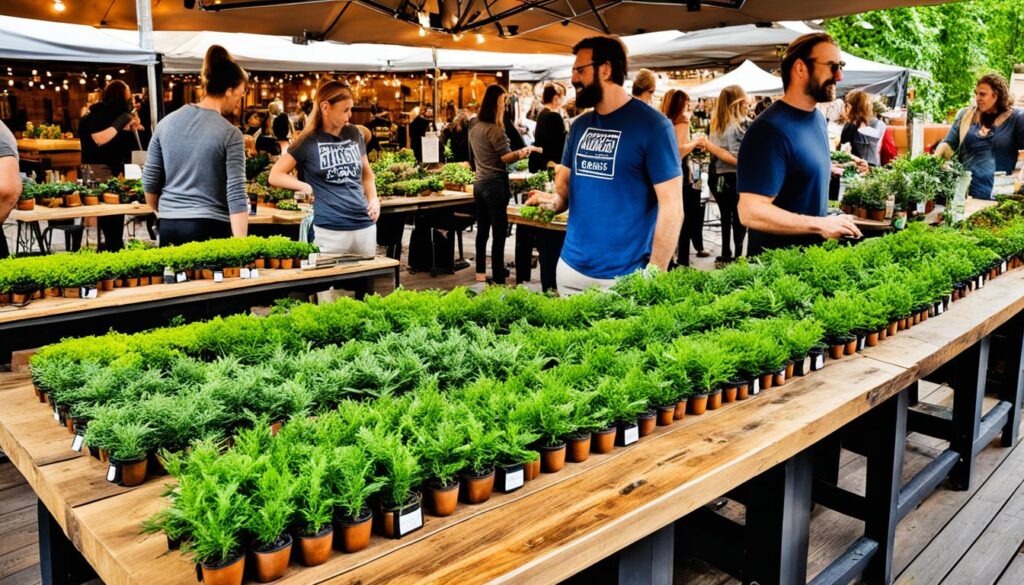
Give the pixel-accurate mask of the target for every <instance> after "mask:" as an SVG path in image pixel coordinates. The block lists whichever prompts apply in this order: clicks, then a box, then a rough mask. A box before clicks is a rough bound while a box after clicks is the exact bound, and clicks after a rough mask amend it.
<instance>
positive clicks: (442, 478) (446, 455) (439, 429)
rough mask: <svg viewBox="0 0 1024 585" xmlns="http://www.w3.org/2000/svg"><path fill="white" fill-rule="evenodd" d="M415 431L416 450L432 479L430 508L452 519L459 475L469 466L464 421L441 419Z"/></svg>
mask: <svg viewBox="0 0 1024 585" xmlns="http://www.w3.org/2000/svg"><path fill="white" fill-rule="evenodd" d="M412 432H413V437H414V441H413V450H414V452H415V453H416V457H417V459H419V461H420V463H421V465H423V467H424V469H425V470H426V473H427V475H428V477H429V479H428V480H427V485H426V488H427V490H426V491H427V493H426V499H427V509H428V510H430V513H431V514H433V515H435V516H442V517H443V516H449V515H451V514H452V513H453V512H455V508H456V506H457V505H458V501H459V472H460V471H461V470H462V469H463V468H465V467H466V457H465V452H464V447H465V445H466V441H467V435H466V425H465V421H464V420H461V419H459V418H456V417H453V416H450V417H440V420H437V421H434V424H433V425H431V426H426V425H416V426H413V428H412Z"/></svg>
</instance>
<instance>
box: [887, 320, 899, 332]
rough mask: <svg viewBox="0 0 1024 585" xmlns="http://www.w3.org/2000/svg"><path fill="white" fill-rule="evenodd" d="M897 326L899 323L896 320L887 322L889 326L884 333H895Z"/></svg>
mask: <svg viewBox="0 0 1024 585" xmlns="http://www.w3.org/2000/svg"><path fill="white" fill-rule="evenodd" d="M899 327H900V324H899V322H898V321H893V322H892V323H889V327H888V331H886V335H896V332H897V331H898V330H899Z"/></svg>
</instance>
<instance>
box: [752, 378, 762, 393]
mask: <svg viewBox="0 0 1024 585" xmlns="http://www.w3.org/2000/svg"><path fill="white" fill-rule="evenodd" d="M760 391H761V378H754V387H753V388H751V389H750V393H751V394H757V393H758V392H760Z"/></svg>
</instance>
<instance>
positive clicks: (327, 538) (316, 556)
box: [299, 525, 334, 567]
mask: <svg viewBox="0 0 1024 585" xmlns="http://www.w3.org/2000/svg"><path fill="white" fill-rule="evenodd" d="M332 544H334V529H333V528H332V527H331V526H330V525H328V526H326V527H324V529H323V530H322V531H320V534H316V535H313V536H304V535H302V534H300V535H299V554H300V555H301V557H302V564H303V565H306V566H307V567H315V566H317V565H322V564H324V563H326V562H327V559H329V558H331V545H332Z"/></svg>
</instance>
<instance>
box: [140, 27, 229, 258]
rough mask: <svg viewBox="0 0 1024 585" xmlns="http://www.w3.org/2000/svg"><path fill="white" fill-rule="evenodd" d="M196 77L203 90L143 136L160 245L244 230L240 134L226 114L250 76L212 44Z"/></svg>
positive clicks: (145, 174) (148, 191)
mask: <svg viewBox="0 0 1024 585" xmlns="http://www.w3.org/2000/svg"><path fill="white" fill-rule="evenodd" d="M202 80H203V89H204V90H205V92H206V97H204V98H203V99H202V100H200V102H199V103H198V104H189V105H187V106H185V107H183V108H181V109H179V110H177V111H176V112H174V113H172V114H170V115H169V116H167V117H166V118H164V119H163V120H162V121H161V122H160V124H159V125H158V126H157V128H156V131H155V132H154V133H153V138H152V140H150V142H149V153H148V155H147V157H146V166H145V168H144V169H143V172H142V185H143V187H144V188H145V190H146V202H147V203H149V204H150V206H152V207H153V209H154V210H156V212H157V215H158V217H159V218H160V245H161V246H168V245H179V244H184V243H186V242H197V241H205V240H210V239H214V238H227V237H231V236H235V237H237V238H244V237H245V236H246V234H247V232H248V229H249V197H248V195H246V191H245V149H244V146H243V143H242V133H241V132H240V131H239V130H238V128H236V127H235V126H234V125H232V124H231V123H230V122H228V121H227V120H226V119H225V118H224V116H229V115H232V114H234V113H235V112H236V110H237V109H238V106H239V103H240V101H241V100H242V98H244V97H245V87H246V83H247V82H248V80H249V75H248V74H247V73H246V72H245V70H244V69H242V68H241V67H240V66H239V65H238V64H237V63H235V61H234V59H232V58H231V55H229V54H228V52H227V50H226V49H224V47H221V46H218V45H213V46H211V47H210V48H209V50H207V52H206V60H205V61H204V62H203V70H202Z"/></svg>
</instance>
